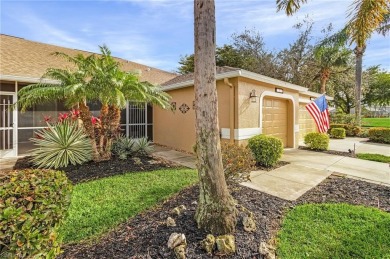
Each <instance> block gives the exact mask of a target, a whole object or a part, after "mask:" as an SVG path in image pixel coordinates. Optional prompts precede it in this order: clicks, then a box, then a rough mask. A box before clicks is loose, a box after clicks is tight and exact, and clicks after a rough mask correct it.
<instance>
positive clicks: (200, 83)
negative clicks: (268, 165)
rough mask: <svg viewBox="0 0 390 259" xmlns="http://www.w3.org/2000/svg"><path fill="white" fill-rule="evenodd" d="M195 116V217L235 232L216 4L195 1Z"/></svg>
mask: <svg viewBox="0 0 390 259" xmlns="http://www.w3.org/2000/svg"><path fill="white" fill-rule="evenodd" d="M194 16H195V71H194V84H195V103H196V109H195V115H196V122H195V125H196V153H197V156H198V163H197V167H198V174H199V189H200V194H199V203H198V207H197V210H196V215H195V219H196V221H197V223H198V227H200V228H202V229H204V230H205V231H206V232H207V233H213V234H227V233H233V232H234V230H235V227H236V223H237V218H236V208H235V203H234V201H233V198H232V197H231V195H230V194H229V191H228V189H227V185H226V180H225V175H224V171H223V166H222V156H221V145H220V138H219V126H218V100H217V89H216V81H215V74H216V68H215V63H216V62H215V4H214V0H195V1H194Z"/></svg>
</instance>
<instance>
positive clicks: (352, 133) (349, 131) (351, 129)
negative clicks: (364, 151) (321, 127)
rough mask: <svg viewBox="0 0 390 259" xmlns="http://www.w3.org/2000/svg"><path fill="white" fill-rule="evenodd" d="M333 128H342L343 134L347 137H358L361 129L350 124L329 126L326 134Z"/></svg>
mask: <svg viewBox="0 0 390 259" xmlns="http://www.w3.org/2000/svg"><path fill="white" fill-rule="evenodd" d="M333 128H343V129H345V134H346V135H347V136H348V137H356V136H359V134H360V132H361V131H362V129H361V128H360V127H359V126H354V125H350V124H330V125H329V130H328V133H329V134H331V130H332V129H333Z"/></svg>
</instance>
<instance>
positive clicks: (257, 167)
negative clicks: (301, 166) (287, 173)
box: [255, 161, 290, 171]
mask: <svg viewBox="0 0 390 259" xmlns="http://www.w3.org/2000/svg"><path fill="white" fill-rule="evenodd" d="M288 164H290V162H287V161H278V162H277V163H276V165H274V166H271V167H265V166H262V165H259V164H256V165H255V167H256V169H257V170H264V171H272V170H274V169H276V168H279V167H282V166H285V165H288Z"/></svg>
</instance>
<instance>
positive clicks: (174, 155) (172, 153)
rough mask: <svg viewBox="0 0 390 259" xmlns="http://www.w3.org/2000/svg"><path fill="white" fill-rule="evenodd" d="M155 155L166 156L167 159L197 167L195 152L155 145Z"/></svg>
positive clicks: (153, 153)
mask: <svg viewBox="0 0 390 259" xmlns="http://www.w3.org/2000/svg"><path fill="white" fill-rule="evenodd" d="M152 155H153V156H156V157H161V158H164V159H165V160H168V161H171V162H174V163H176V164H179V165H182V166H185V167H189V168H192V169H196V158H195V156H194V155H193V154H188V153H184V152H180V151H176V150H172V149H170V148H167V147H162V146H157V145H155V146H154V151H153V152H152Z"/></svg>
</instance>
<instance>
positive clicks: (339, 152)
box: [298, 146, 356, 157]
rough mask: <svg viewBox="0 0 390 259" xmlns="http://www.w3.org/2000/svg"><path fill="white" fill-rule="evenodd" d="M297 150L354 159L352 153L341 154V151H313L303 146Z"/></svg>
mask: <svg viewBox="0 0 390 259" xmlns="http://www.w3.org/2000/svg"><path fill="white" fill-rule="evenodd" d="M298 148H299V149H302V150H307V151H313V152H319V153H326V154H330V155H337V156H347V157H356V156H355V155H354V154H353V153H352V152H343V151H336V150H314V149H310V148H308V147H305V146H299V147H298Z"/></svg>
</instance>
